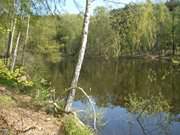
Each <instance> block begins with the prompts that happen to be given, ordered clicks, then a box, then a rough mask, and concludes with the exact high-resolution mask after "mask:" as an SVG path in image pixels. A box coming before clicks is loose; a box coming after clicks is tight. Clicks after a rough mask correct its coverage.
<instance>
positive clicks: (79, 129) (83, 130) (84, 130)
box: [63, 115, 93, 135]
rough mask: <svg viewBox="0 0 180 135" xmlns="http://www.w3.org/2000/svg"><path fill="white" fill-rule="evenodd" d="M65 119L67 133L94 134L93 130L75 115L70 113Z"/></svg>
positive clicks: (74, 134)
mask: <svg viewBox="0 0 180 135" xmlns="http://www.w3.org/2000/svg"><path fill="white" fill-rule="evenodd" d="M63 121H64V132H65V135H93V131H92V130H91V129H90V128H89V127H87V126H85V125H82V124H81V123H80V120H78V119H77V118H75V117H74V116H69V115H68V116H66V117H65V118H64V120H63Z"/></svg>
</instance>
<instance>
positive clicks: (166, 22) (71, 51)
mask: <svg viewBox="0 0 180 135" xmlns="http://www.w3.org/2000/svg"><path fill="white" fill-rule="evenodd" d="M3 6H4V7H3ZM8 8H9V9H11V10H9V11H8V12H7V11H6V9H8ZM170 8H171V6H168V5H167V4H166V3H158V4H154V3H152V2H150V1H147V2H146V3H141V4H129V5H126V6H125V7H124V8H120V9H113V10H109V9H107V8H105V7H97V8H96V9H95V10H94V11H93V15H92V17H91V23H90V30H89V38H88V45H87V50H86V56H87V57H102V58H106V59H110V58H119V57H121V56H144V55H158V56H172V55H179V48H180V37H179V35H180V6H178V5H177V6H176V8H174V9H173V10H171V9H170ZM0 16H1V20H0V43H1V46H0V52H1V55H2V56H5V55H6V56H8V57H9V58H10V61H13V52H14V51H13V49H14V50H15V44H16V43H17V42H18V41H17V39H18V34H19V33H21V34H20V37H19V45H18V49H17V54H18V55H17V62H16V63H17V64H18V65H24V63H33V62H35V61H42V60H43V59H44V60H45V61H46V62H51V63H56V62H59V61H60V59H63V58H64V57H66V56H77V54H78V52H79V48H80V42H81V31H82V25H83V15H81V14H60V15H36V14H35V13H33V12H32V11H31V8H30V7H28V3H26V2H24V3H22V4H21V8H20V9H18V10H17V12H15V9H14V8H13V3H12V2H10V1H9V2H8V1H7V2H1V14H0ZM28 25H29V26H28ZM27 27H28V28H27ZM27 29H28V30H27ZM27 32H28V33H27ZM12 33H13V34H12ZM8 44H13V45H14V46H13V48H12V49H10V50H9V52H7V50H8ZM10 53H11V54H10ZM34 59H35V60H34Z"/></svg>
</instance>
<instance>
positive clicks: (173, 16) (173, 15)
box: [172, 11, 176, 55]
mask: <svg viewBox="0 0 180 135" xmlns="http://www.w3.org/2000/svg"><path fill="white" fill-rule="evenodd" d="M174 12H175V11H173V13H172V55H175V53H176V45H175V26H174V22H175V13H174Z"/></svg>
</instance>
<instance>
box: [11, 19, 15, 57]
mask: <svg viewBox="0 0 180 135" xmlns="http://www.w3.org/2000/svg"><path fill="white" fill-rule="evenodd" d="M15 29H16V18H15V19H14V21H13V27H12V33H11V41H10V48H9V55H11V53H12V49H13V40H14V33H15Z"/></svg>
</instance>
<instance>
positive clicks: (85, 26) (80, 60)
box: [64, 0, 92, 112]
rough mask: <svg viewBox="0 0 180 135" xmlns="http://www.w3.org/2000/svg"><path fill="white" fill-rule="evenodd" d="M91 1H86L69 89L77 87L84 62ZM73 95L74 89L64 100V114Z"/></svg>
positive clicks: (69, 107)
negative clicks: (81, 31) (78, 48)
mask: <svg viewBox="0 0 180 135" xmlns="http://www.w3.org/2000/svg"><path fill="white" fill-rule="evenodd" d="M91 2H92V1H91V0H86V9H85V15H84V23H83V33H82V42H81V49H80V52H79V57H78V62H77V64H76V68H75V72H74V77H73V80H72V82H71V87H72V88H74V87H77V84H78V80H79V76H80V71H81V67H82V63H83V60H84V55H85V51H86V46H87V38H88V29H89V23H90V8H91ZM75 93H76V89H72V90H70V91H69V93H68V97H67V100H66V105H65V108H64V110H65V112H70V111H71V107H72V103H73V101H74V98H75Z"/></svg>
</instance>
